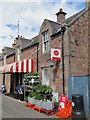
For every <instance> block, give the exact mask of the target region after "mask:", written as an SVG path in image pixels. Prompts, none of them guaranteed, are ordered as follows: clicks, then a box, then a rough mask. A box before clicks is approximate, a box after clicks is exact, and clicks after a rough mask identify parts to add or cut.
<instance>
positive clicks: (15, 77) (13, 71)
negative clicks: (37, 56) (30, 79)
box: [0, 59, 34, 93]
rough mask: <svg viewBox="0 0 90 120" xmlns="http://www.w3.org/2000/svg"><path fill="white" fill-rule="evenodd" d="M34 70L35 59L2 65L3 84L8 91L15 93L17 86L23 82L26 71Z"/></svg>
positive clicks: (0, 71)
mask: <svg viewBox="0 0 90 120" xmlns="http://www.w3.org/2000/svg"><path fill="white" fill-rule="evenodd" d="M28 72H34V61H33V59H24V60H21V61H17V62H14V63H11V64H7V65H4V66H1V67H0V73H1V74H2V75H3V84H5V86H6V92H7V93H14V91H15V90H16V86H18V85H20V84H22V82H23V75H24V73H28Z"/></svg>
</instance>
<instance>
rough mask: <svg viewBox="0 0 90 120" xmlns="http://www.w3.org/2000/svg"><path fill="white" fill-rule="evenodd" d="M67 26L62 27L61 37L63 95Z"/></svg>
mask: <svg viewBox="0 0 90 120" xmlns="http://www.w3.org/2000/svg"><path fill="white" fill-rule="evenodd" d="M65 30H66V27H65V26H62V27H61V37H62V77H63V95H65V76H64V71H65V69H64V33H65Z"/></svg>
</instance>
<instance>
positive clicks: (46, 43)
mask: <svg viewBox="0 0 90 120" xmlns="http://www.w3.org/2000/svg"><path fill="white" fill-rule="evenodd" d="M42 36H43V37H42V38H43V39H42V40H43V42H42V43H43V53H45V52H47V51H48V50H49V49H48V48H49V47H48V46H49V39H48V31H46V32H44V33H43V34H42Z"/></svg>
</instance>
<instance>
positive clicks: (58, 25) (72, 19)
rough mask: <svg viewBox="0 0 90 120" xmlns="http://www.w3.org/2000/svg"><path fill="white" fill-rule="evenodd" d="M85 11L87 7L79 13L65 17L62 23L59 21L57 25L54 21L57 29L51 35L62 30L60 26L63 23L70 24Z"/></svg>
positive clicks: (53, 24)
mask: <svg viewBox="0 0 90 120" xmlns="http://www.w3.org/2000/svg"><path fill="white" fill-rule="evenodd" d="M85 11H86V9H83V10H81V11H80V12H78V13H76V14H74V15H72V16H71V17H69V18H67V19H65V20H64V21H63V22H62V23H61V24H59V23H58V24H56V25H55V23H54V22H52V26H54V28H55V26H56V28H57V29H55V31H54V32H53V34H52V35H51V36H54V35H56V34H57V33H58V32H60V28H61V27H62V24H65V25H67V26H68V25H70V23H71V22H73V21H74V20H76V19H77V17H79V16H80V15H81V14H82V13H84V12H85Z"/></svg>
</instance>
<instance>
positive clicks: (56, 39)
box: [7, 3, 90, 95]
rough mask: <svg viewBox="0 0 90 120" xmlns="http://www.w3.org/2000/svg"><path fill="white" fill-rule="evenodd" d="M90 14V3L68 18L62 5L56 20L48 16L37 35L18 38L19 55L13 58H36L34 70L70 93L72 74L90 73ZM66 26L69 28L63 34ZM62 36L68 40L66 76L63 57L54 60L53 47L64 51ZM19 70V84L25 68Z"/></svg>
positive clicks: (56, 88)
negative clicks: (49, 18) (28, 37)
mask: <svg viewBox="0 0 90 120" xmlns="http://www.w3.org/2000/svg"><path fill="white" fill-rule="evenodd" d="M89 14H90V8H89V3H88V4H87V7H86V8H85V9H83V10H81V11H80V12H78V13H76V14H74V15H73V16H71V17H69V18H67V19H66V18H65V15H66V13H65V12H64V11H63V10H62V9H60V10H59V12H58V13H56V15H57V21H56V22H55V21H52V20H47V19H44V21H43V23H42V25H41V27H40V31H39V34H38V35H37V36H35V37H33V38H31V39H30V40H28V39H26V38H23V37H21V36H18V37H17V38H16V39H15V40H14V44H13V48H14V50H15V58H14V61H13V62H19V61H22V60H24V59H29V58H30V59H33V60H34V71H35V72H38V73H39V76H40V79H41V80H42V84H46V85H49V86H50V87H51V88H52V89H53V91H54V92H57V93H58V95H61V94H63V89H64V92H65V94H66V95H68V88H69V83H68V77H69V76H71V77H72V76H81V75H88V76H89V75H90V59H89V58H90V55H89V53H90V32H89V31H90V15H89ZM63 27H65V28H66V30H65V32H64V34H63V36H62V34H61V33H62V28H63ZM62 39H63V43H64V46H63V47H64V77H65V78H64V80H63V75H62V72H63V71H62V64H63V61H62V57H61V61H60V60H59V61H58V60H57V61H52V60H51V48H57V49H60V50H61V53H62ZM7 59H8V58H7ZM51 63H53V66H50V64H51ZM9 64H10V63H9ZM9 72H10V71H9ZM16 74H17V78H15V77H14V79H18V80H17V85H18V83H20V81H21V82H22V77H23V75H22V72H20V73H19V74H18V73H16ZM16 74H15V76H16ZM19 78H20V79H21V80H19ZM63 87H64V88H63ZM14 90H15V87H14V89H13V91H14Z"/></svg>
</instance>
